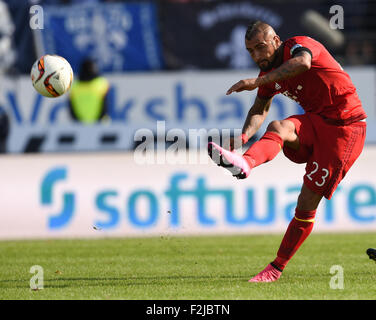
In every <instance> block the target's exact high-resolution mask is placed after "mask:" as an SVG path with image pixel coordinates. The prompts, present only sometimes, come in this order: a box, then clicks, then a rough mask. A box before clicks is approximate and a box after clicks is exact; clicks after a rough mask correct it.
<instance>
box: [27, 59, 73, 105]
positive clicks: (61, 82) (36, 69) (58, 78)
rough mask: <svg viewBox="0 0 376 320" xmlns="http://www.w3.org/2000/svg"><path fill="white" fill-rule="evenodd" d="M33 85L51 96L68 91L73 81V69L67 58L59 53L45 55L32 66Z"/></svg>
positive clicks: (42, 92) (54, 96)
mask: <svg viewBox="0 0 376 320" xmlns="http://www.w3.org/2000/svg"><path fill="white" fill-rule="evenodd" d="M30 76H31V81H32V83H33V87H34V88H35V90H37V91H38V92H39V93H40V94H41V95H43V96H45V97H49V98H56V97H60V96H61V95H63V94H64V93H66V92H67V91H68V90H69V88H70V86H71V84H72V81H73V71H72V68H71V66H70V64H69V62H68V61H67V60H65V59H64V58H63V57H60V56H58V55H50V54H47V55H44V56H42V57H41V58H40V59H38V60H37V61H35V63H34V64H33V67H32V68H31V73H30Z"/></svg>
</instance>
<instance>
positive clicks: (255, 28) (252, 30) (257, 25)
mask: <svg viewBox="0 0 376 320" xmlns="http://www.w3.org/2000/svg"><path fill="white" fill-rule="evenodd" d="M269 27H270V25H269V24H267V23H266V22H264V21H261V20H257V21H255V22H253V23H251V24H250V25H248V27H247V31H246V33H245V38H246V39H247V40H252V38H253V37H254V36H255V35H256V34H259V33H261V32H262V33H263V32H265V30H266V29H267V28H269Z"/></svg>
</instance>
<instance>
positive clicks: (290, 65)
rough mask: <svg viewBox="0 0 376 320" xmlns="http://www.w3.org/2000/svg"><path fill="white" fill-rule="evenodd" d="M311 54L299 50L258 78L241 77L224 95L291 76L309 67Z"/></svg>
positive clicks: (252, 88) (248, 89)
mask: <svg viewBox="0 0 376 320" xmlns="http://www.w3.org/2000/svg"><path fill="white" fill-rule="evenodd" d="M311 60H312V57H311V55H310V54H309V53H308V52H306V51H300V52H299V53H297V54H296V55H295V56H294V57H293V58H291V59H289V60H287V61H285V62H284V63H283V64H281V65H280V66H279V67H278V68H276V69H274V70H273V71H270V72H269V73H267V74H264V75H263V76H261V77H258V78H251V79H243V80H240V81H238V82H237V83H235V84H234V85H233V86H231V88H230V89H228V90H227V92H226V95H229V94H231V93H233V92H241V91H244V90H247V91H252V90H254V89H256V88H258V87H260V86H263V85H266V84H268V83H271V82H277V81H281V80H285V79H289V78H293V77H295V76H297V75H299V74H301V73H303V72H305V71H307V70H309V69H310V68H311Z"/></svg>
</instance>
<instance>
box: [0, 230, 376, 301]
mask: <svg viewBox="0 0 376 320" xmlns="http://www.w3.org/2000/svg"><path fill="white" fill-rule="evenodd" d="M281 239H282V235H242V236H240V235H239V236H201V237H153V238H139V239H138V238H132V239H126V238H121V239H118V238H117V239H100V240H38V241H1V242H0V299H2V300H4V299H6V300H8V299H12V300H13V299H23V300H25V299H55V300H60V299H127V300H134V299H141V300H159V299H167V300H171V299H172V300H182V299H188V300H202V299H205V300H211V299H214V300H217V299H221V300H222V299H224V300H237V299H242V300H251V299H252V300H253V299H257V300H267V299H273V300H280V299H313V300H316V299H320V300H321V299H328V300H334V299H335V300H337V299H347V300H349V299H351V300H357V299H372V300H374V299H376V286H375V283H376V263H375V262H374V261H372V260H370V259H369V258H368V256H367V255H366V253H365V251H366V249H367V248H369V247H376V234H375V233H356V234H355V233H344V234H336V233H333V234H320V233H317V234H315V233H313V234H312V235H311V236H310V237H309V238H308V239H307V240H306V242H305V243H304V244H303V246H302V247H301V248H300V250H299V251H298V252H297V254H296V255H295V256H294V258H293V259H292V260H291V261H290V263H289V265H288V266H287V268H286V269H285V271H284V272H283V275H282V277H281V278H280V279H279V280H278V281H277V282H275V283H256V284H254V283H253V284H252V283H248V282H247V280H248V279H249V278H250V277H251V276H253V275H255V274H256V273H258V272H259V271H261V270H262V269H263V268H264V267H265V266H266V264H267V263H269V262H270V261H271V260H272V259H273V258H274V256H275V253H276V251H277V249H278V247H279V243H280V241H281ZM33 265H39V266H41V267H43V272H44V273H43V277H44V288H43V290H31V289H30V278H31V277H32V276H33V274H32V273H30V268H31V267H32V266H33ZM334 265H339V266H341V267H342V268H343V279H344V282H343V283H344V287H343V288H342V289H333V288H331V286H330V283H331V278H332V277H336V276H337V277H338V276H339V273H338V272H337V271H336V272H335V273H331V272H330V270H331V267H332V266H334ZM333 281H335V280H332V283H333ZM334 283H337V284H339V282H338V281H337V282H334Z"/></svg>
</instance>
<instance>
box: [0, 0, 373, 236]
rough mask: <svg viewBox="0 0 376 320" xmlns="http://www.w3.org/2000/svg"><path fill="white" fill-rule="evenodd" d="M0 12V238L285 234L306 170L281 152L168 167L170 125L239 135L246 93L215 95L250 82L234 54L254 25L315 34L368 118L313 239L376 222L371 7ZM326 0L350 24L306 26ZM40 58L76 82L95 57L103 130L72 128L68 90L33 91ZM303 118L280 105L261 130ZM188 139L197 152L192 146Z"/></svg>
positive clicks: (96, 7) (314, 1)
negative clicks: (233, 165) (39, 22)
mask: <svg viewBox="0 0 376 320" xmlns="http://www.w3.org/2000/svg"><path fill="white" fill-rule="evenodd" d="M1 3H2V6H1V7H0V8H1V10H0V13H1V14H2V15H3V18H2V19H0V21H2V22H3V21H4V22H3V23H2V24H0V36H1V38H0V41H2V42H1V43H2V47H1V46H0V48H2V51H0V52H1V53H0V70H1V71H0V72H1V73H0V109H1V110H3V111H4V112H6V114H7V115H8V117H9V121H10V132H9V136H8V139H7V149H6V153H5V154H3V155H1V156H0V177H1V179H0V190H1V195H0V208H1V214H0V238H1V239H25V238H26V239H31V238H72V237H74V238H80V237H88V238H98V237H111V236H120V237H127V236H152V235H153V236H155V235H166V234H167V235H188V234H224V233H227V234H230V233H231V234H238V233H246V234H252V233H269V232H276V233H282V232H283V231H284V230H285V229H286V226H287V224H288V222H289V221H290V219H291V215H292V211H293V209H294V206H295V201H296V197H297V195H298V192H299V189H300V186H301V183H302V176H303V172H304V166H298V165H295V164H293V163H290V162H289V161H288V160H286V159H285V158H284V157H283V155H279V156H278V157H277V158H276V159H275V160H274V161H273V162H271V163H270V164H265V165H264V166H261V167H260V168H258V169H257V170H254V172H253V173H252V176H251V177H250V178H249V179H247V180H245V181H236V180H234V179H233V178H232V177H229V176H228V175H226V174H225V172H224V170H221V169H220V168H218V167H216V166H215V165H213V164H212V163H210V162H209V161H207V162H206V163H198V162H197V161H196V163H195V161H192V162H191V163H184V162H183V161H180V162H179V161H175V162H174V161H172V162H169V161H167V160H166V161H164V160H163V155H164V150H165V149H166V148H167V147H168V146H169V144H168V143H162V142H163V141H165V139H166V135H168V132H169V130H173V129H180V130H182V131H183V132H185V133H186V134H188V133H189V130H190V129H206V130H209V129H213V128H218V129H225V128H241V127H242V125H243V121H244V119H245V115H246V113H247V111H248V109H249V107H250V103H251V102H252V101H253V99H254V95H255V93H253V92H252V93H241V94H236V95H232V96H229V97H226V96H225V92H226V90H227V89H228V87H229V86H230V85H232V84H233V83H234V82H235V81H237V80H239V79H241V78H244V77H250V76H255V75H257V70H256V69H255V68H254V65H253V64H252V61H251V59H250V57H249V56H248V53H247V51H246V50H245V48H244V46H243V37H244V30H245V28H246V26H247V25H248V24H249V23H250V22H251V21H253V20H256V19H262V20H265V21H266V22H268V23H270V24H271V25H272V26H273V27H274V28H275V29H276V31H277V33H278V34H280V36H281V38H282V39H286V38H287V37H290V36H294V35H302V34H304V35H310V36H312V37H314V38H316V39H318V40H320V41H322V42H323V43H324V44H325V45H326V46H327V47H328V49H329V50H330V52H331V53H332V54H333V55H334V56H335V57H336V58H337V60H338V61H339V62H340V63H341V64H342V66H343V67H344V68H345V70H346V71H348V72H349V74H350V75H351V77H352V79H353V81H354V83H355V85H356V87H357V90H358V93H359V95H360V97H361V100H362V102H363V105H364V108H365V110H366V112H367V114H368V119H367V122H368V132H367V141H366V148H365V150H364V152H363V154H362V155H361V158H360V159H359V161H358V162H357V163H356V165H355V166H354V168H353V169H352V170H351V171H350V172H349V174H348V176H347V177H346V178H345V180H344V181H343V183H341V186H340V188H339V189H338V191H337V192H336V194H335V196H334V198H333V200H332V201H330V202H327V201H323V203H322V204H321V206H320V209H319V210H320V211H319V214H318V220H317V221H318V222H317V224H316V226H315V230H314V232H320V231H330V232H337V231H372V230H375V229H376V175H375V174H374V164H375V163H376V148H375V145H374V144H375V142H376V130H375V128H376V110H375V102H376V101H375V99H376V94H375V90H376V67H375V62H376V60H375V59H376V54H375V50H376V22H375V21H376V19H375V15H376V2H374V1H363V0H362V1H320V0H310V1H304V2H300V1H278V0H268V1H254V0H252V1H231V2H227V1H214V0H213V1H167V0H166V1H143V2H137V1H133V2H130V1H58V0H55V1H54V0H46V1H30V2H29V1H26V0H12V1H10V0H9V1H4V0H3V1H1ZM4 4H5V5H7V6H6V7H5V6H4ZM32 5H40V6H41V7H42V8H43V14H44V15H43V18H44V29H41V30H32V29H31V28H30V25H29V20H30V17H31V16H32V14H30V12H29V9H30V7H31V6H32ZM333 5H340V6H342V7H343V9H344V29H340V30H335V31H333V30H332V31H331V32H329V33H328V32H323V31H322V30H321V29H320V28H317V27H315V25H314V22H312V20H310V17H312V12H313V13H314V14H313V15H314V16H316V17H317V14H319V15H321V17H323V18H324V19H327V22H328V23H329V20H330V18H331V17H332V16H333V14H332V13H330V8H331V6H333ZM5 8H7V11H8V13H9V15H8V18H9V19H8V20H7V19H5V15H6V13H5V12H6V11H5ZM327 29H328V28H327ZM7 39H10V42H7V41H6V40H7ZM45 53H56V54H59V55H62V56H64V57H65V58H66V59H67V60H68V61H70V62H71V64H72V67H73V69H74V71H75V73H77V71H78V65H79V63H80V61H81V60H82V59H83V58H84V57H86V56H88V55H89V56H91V57H93V58H95V59H96V60H97V62H98V63H99V66H100V69H101V72H102V73H103V75H104V76H105V77H106V78H107V79H109V81H110V83H111V91H110V94H109V99H108V103H109V116H110V121H107V122H105V123H99V124H95V125H80V124H77V123H73V122H72V121H71V120H70V117H69V113H68V102H67V98H68V95H65V96H63V97H60V98H57V99H48V98H44V97H41V96H40V95H38V94H37V93H36V91H35V90H34V89H33V87H32V85H31V81H30V79H29V72H30V68H31V65H32V64H33V62H34V61H35V60H36V58H37V57H39V56H41V55H42V54H45ZM299 112H301V109H300V107H299V106H298V105H296V104H295V103H294V102H292V101H291V100H289V99H287V98H286V97H284V96H278V97H276V98H275V99H274V100H273V105H272V108H271V112H270V115H269V117H268V119H267V122H269V121H271V120H273V119H277V118H283V117H285V116H287V115H290V114H293V113H299ZM157 121H160V122H158V123H157ZM139 129H145V130H149V131H150V132H153V133H154V135H155V137H156V139H155V145H154V144H153V145H154V147H155V152H156V154H155V157H153V158H152V159H151V161H150V162H148V163H141V164H140V163H137V162H136V161H135V159H134V154H133V151H134V149H135V148H136V147H137V143H136V141H135V139H134V137H135V134H136V132H137V130H139ZM158 129H160V130H158ZM264 129H265V126H263V128H262V129H261V130H260V133H262V132H263V130H264ZM161 141H162V142H161ZM165 142H166V141H165ZM170 142H171V141H170ZM170 144H171V143H170ZM187 146H188V147H190V150H191V152H192V151H195V150H196V149H195V142H193V143H192V141H189V144H188V145H187ZM188 150H189V149H188ZM158 155H159V156H158ZM195 156H197V154H195ZM158 159H159V160H160V162H158V161H159V160H158ZM161 159H162V160H161ZM203 159H204V158H203ZM205 159H206V160H207V158H205ZM94 227H95V228H94Z"/></svg>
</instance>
